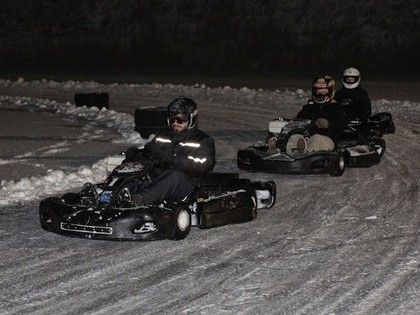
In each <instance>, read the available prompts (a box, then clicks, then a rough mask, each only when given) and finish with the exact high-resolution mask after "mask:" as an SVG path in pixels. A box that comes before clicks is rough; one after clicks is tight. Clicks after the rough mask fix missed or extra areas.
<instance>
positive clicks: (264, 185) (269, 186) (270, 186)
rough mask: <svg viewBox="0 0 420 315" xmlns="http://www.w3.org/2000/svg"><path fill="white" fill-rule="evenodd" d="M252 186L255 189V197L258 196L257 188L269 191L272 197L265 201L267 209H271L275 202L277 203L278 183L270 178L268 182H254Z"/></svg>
mask: <svg viewBox="0 0 420 315" xmlns="http://www.w3.org/2000/svg"><path fill="white" fill-rule="evenodd" d="M251 187H252V189H253V195H254V197H255V199H256V198H257V196H256V191H257V190H267V191H269V192H270V199H267V200H266V202H264V203H265V204H266V205H265V209H270V208H272V207H273V206H274V204H275V203H276V198H277V188H276V183H275V182H274V181H273V180H270V181H267V182H265V181H259V182H253V183H252V186H251Z"/></svg>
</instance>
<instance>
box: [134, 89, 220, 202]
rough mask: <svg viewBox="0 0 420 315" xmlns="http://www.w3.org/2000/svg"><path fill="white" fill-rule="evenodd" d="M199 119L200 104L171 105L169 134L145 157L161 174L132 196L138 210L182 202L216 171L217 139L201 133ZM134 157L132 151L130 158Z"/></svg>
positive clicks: (146, 150)
mask: <svg viewBox="0 0 420 315" xmlns="http://www.w3.org/2000/svg"><path fill="white" fill-rule="evenodd" d="M197 115H198V109H197V104H196V103H195V102H194V101H193V100H192V99H190V98H187V97H183V96H181V97H178V98H176V99H175V100H173V101H172V102H171V103H170V104H169V106H168V119H167V121H168V127H170V128H169V130H168V132H167V133H166V134H162V135H157V136H156V137H155V138H154V139H153V140H152V141H151V142H149V143H147V144H146V145H145V147H144V150H143V155H145V156H147V157H149V158H151V159H152V160H154V161H156V162H157V164H158V165H159V168H160V172H159V174H158V175H157V176H156V177H153V178H152V182H151V184H150V185H148V186H147V187H146V188H144V189H143V190H141V191H138V192H134V193H132V195H131V199H132V202H133V203H134V204H135V205H136V206H144V205H157V204H159V203H161V202H162V201H164V200H166V201H168V202H173V201H176V200H182V199H184V198H186V197H188V196H189V195H190V194H191V193H192V192H193V191H194V189H195V187H196V185H197V183H198V182H199V180H200V179H201V178H202V177H203V175H204V174H205V173H207V172H209V171H210V170H211V169H212V168H213V166H214V163H215V144H214V139H213V138H212V137H210V136H209V135H207V134H205V133H204V132H202V131H201V130H199V129H198V127H197V117H198V116H197ZM130 152H131V153H130ZM131 154H132V151H130V149H129V150H128V155H131ZM127 158H129V159H131V158H132V157H130V156H127Z"/></svg>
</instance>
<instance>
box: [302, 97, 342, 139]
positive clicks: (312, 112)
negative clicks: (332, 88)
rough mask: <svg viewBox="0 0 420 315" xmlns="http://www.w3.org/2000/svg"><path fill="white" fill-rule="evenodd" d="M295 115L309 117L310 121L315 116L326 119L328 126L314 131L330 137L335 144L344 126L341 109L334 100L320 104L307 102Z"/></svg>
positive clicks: (315, 117) (313, 119)
mask: <svg viewBox="0 0 420 315" xmlns="http://www.w3.org/2000/svg"><path fill="white" fill-rule="evenodd" d="M296 117H297V118H304V119H311V120H312V121H315V120H316V119H317V118H325V119H326V120H328V128H325V129H324V128H322V129H321V128H318V129H316V130H315V132H314V133H317V134H320V135H324V136H328V137H330V138H331V140H332V141H333V142H334V143H335V144H337V141H338V139H339V138H340V136H341V134H342V133H343V131H344V128H345V126H346V121H345V115H344V112H343V109H342V107H341V106H340V105H339V104H337V103H335V102H334V101H333V102H328V103H321V104H320V103H314V102H312V101H310V103H309V104H306V105H304V106H303V107H302V109H301V110H300V112H299V113H298V114H297V116H296Z"/></svg>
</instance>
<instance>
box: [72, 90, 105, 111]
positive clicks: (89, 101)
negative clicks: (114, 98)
mask: <svg viewBox="0 0 420 315" xmlns="http://www.w3.org/2000/svg"><path fill="white" fill-rule="evenodd" d="M74 103H75V104H76V106H78V107H81V106H86V107H97V108H99V109H101V108H106V109H109V95H108V93H76V94H74Z"/></svg>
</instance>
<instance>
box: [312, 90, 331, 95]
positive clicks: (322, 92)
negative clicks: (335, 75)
mask: <svg viewBox="0 0 420 315" xmlns="http://www.w3.org/2000/svg"><path fill="white" fill-rule="evenodd" d="M314 92H315V95H316V96H319V95H322V96H325V95H328V93H329V92H330V91H329V89H327V88H325V89H315V90H314Z"/></svg>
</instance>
